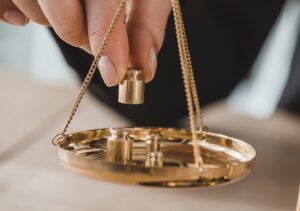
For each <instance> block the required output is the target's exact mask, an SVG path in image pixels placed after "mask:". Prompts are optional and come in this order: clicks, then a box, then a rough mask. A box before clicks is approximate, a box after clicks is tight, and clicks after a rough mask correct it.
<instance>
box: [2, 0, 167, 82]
mask: <svg viewBox="0 0 300 211" xmlns="http://www.w3.org/2000/svg"><path fill="white" fill-rule="evenodd" d="M119 3H120V0H83V1H71V0H65V1H61V0H0V20H2V21H6V22H8V23H11V24H15V25H26V24H27V23H28V21H29V19H30V20H32V21H33V22H36V23H39V24H42V25H50V26H52V27H53V29H54V30H55V32H56V33H57V35H58V36H59V37H60V38H61V39H62V40H64V41H65V42H66V43H69V44H71V45H73V46H75V47H79V48H82V49H84V50H85V51H87V52H88V53H90V54H93V55H96V53H97V51H98V48H99V47H100V43H101V41H102V39H103V37H104V35H105V32H106V30H107V28H108V26H109V24H110V22H111V20H112V17H113V15H114V13H115V11H116V9H117V7H118V6H119ZM170 10H171V1H170V0H128V3H127V7H126V12H125V13H126V14H125V15H123V16H122V19H121V20H120V21H119V23H118V24H117V27H116V29H115V31H114V33H113V36H112V38H111V41H110V43H109V46H108V48H107V49H106V51H105V55H104V56H103V57H102V58H101V60H100V61H99V65H98V66H99V69H100V72H101V75H102V78H103V79H104V82H105V83H106V85H107V86H114V85H117V84H118V83H119V82H120V81H121V80H122V79H123V78H124V76H125V73H126V69H127V67H128V66H132V67H139V68H142V69H143V71H144V78H145V81H146V82H149V81H151V80H152V79H153V77H154V74H155V71H156V66H157V57H156V55H157V53H158V51H159V50H160V48H161V46H162V43H163V39H164V33H165V26H166V23H167V19H168V16H169V13H170ZM125 17H126V20H125ZM124 23H125V24H124Z"/></svg>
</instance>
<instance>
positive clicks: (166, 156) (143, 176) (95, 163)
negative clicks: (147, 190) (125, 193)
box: [58, 127, 256, 187]
mask: <svg viewBox="0 0 300 211" xmlns="http://www.w3.org/2000/svg"><path fill="white" fill-rule="evenodd" d="M199 135H201V136H202V137H203V139H202V140H201V141H200V142H199V143H200V149H201V156H202V159H203V164H202V165H201V168H196V167H195V165H194V155H193V145H192V141H191V133H190V131H189V130H186V129H174V128H137V127H134V128H114V129H96V130H88V131H82V132H76V133H73V134H70V135H67V136H66V138H65V140H64V141H63V142H61V143H60V144H59V151H58V153H59V157H60V159H61V161H62V163H63V165H64V166H66V167H68V168H70V169H72V170H74V171H76V172H79V173H81V174H83V175H87V176H90V177H93V178H96V179H100V180H104V181H110V182H117V183H124V184H139V185H151V186H163V187H190V186H216V185H221V184H226V183H229V182H232V181H236V180H239V179H241V178H243V177H244V176H246V175H247V174H248V173H249V172H250V171H251V169H252V167H253V165H254V158H255V154H256V153H255V150H254V149H253V148H252V147H251V146H250V145H249V144H246V143H244V142H242V141H240V140H238V139H235V138H231V137H227V136H224V135H220V134H216V133H211V132H203V134H199Z"/></svg>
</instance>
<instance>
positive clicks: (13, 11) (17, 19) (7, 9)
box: [0, 0, 29, 26]
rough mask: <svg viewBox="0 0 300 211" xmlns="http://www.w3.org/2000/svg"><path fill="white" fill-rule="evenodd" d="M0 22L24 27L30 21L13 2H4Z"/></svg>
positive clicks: (0, 9) (4, 0)
mask: <svg viewBox="0 0 300 211" xmlns="http://www.w3.org/2000/svg"><path fill="white" fill-rule="evenodd" d="M0 21H5V22H7V23H10V24H14V25H20V26H23V25H26V24H27V23H28V21H29V19H28V18H27V17H26V16H25V15H24V14H23V13H22V12H21V11H20V10H19V9H18V8H17V7H16V5H15V4H14V3H13V2H12V1H11V0H2V1H1V4H0Z"/></svg>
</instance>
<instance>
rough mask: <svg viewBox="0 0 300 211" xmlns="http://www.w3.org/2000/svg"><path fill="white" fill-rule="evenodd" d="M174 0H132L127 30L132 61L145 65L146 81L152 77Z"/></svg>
mask: <svg viewBox="0 0 300 211" xmlns="http://www.w3.org/2000/svg"><path fill="white" fill-rule="evenodd" d="M171 8H172V3H171V1H161V0H151V1H141V0H131V1H130V2H129V4H128V7H127V22H126V26H127V33H128V39H129V49H130V54H129V64H130V66H133V67H139V68H142V69H143V71H144V77H145V81H146V82H149V81H151V80H152V79H153V77H154V75H155V71H156V66H157V53H158V51H159V50H160V48H161V46H162V43H163V40H164V35H165V27H166V24H167V20H168V17H169V14H170V11H171Z"/></svg>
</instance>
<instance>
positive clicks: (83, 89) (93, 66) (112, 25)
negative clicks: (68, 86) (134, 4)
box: [52, 0, 127, 145]
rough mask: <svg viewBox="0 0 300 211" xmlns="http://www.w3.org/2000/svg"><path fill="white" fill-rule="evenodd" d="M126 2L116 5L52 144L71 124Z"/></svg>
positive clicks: (60, 138)
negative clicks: (68, 112)
mask: <svg viewBox="0 0 300 211" xmlns="http://www.w3.org/2000/svg"><path fill="white" fill-rule="evenodd" d="M126 2H127V0H121V2H120V5H119V7H118V9H117V11H116V13H115V15H114V17H113V19H112V21H111V23H110V26H109V28H108V30H107V32H106V34H105V36H104V38H103V41H102V43H101V45H100V48H99V50H98V53H97V55H96V57H95V58H94V61H93V63H92V64H91V67H90V69H89V71H88V74H87V76H86V77H85V79H84V81H83V84H82V85H81V87H80V90H79V93H78V95H77V98H76V101H75V103H74V105H73V107H72V110H71V112H70V115H69V117H68V119H67V121H66V123H65V126H64V129H63V130H62V132H61V133H60V134H58V135H56V136H55V137H54V138H53V140H52V143H53V144H54V145H57V144H59V143H61V142H62V141H63V140H64V139H65V137H66V132H67V130H68V128H69V126H70V124H71V121H72V120H73V117H74V115H75V113H76V111H77V109H78V107H79V104H80V103H81V100H82V98H83V96H84V95H85V93H86V91H87V87H88V85H89V84H90V82H91V80H92V78H93V76H94V74H95V72H96V70H97V64H98V62H99V60H100V58H101V57H102V56H103V54H104V50H105V49H106V47H107V45H108V43H109V41H110V39H111V36H112V33H113V31H114V29H115V28H116V25H117V23H118V20H119V19H120V16H121V15H122V13H123V12H124V10H125V6H126Z"/></svg>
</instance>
